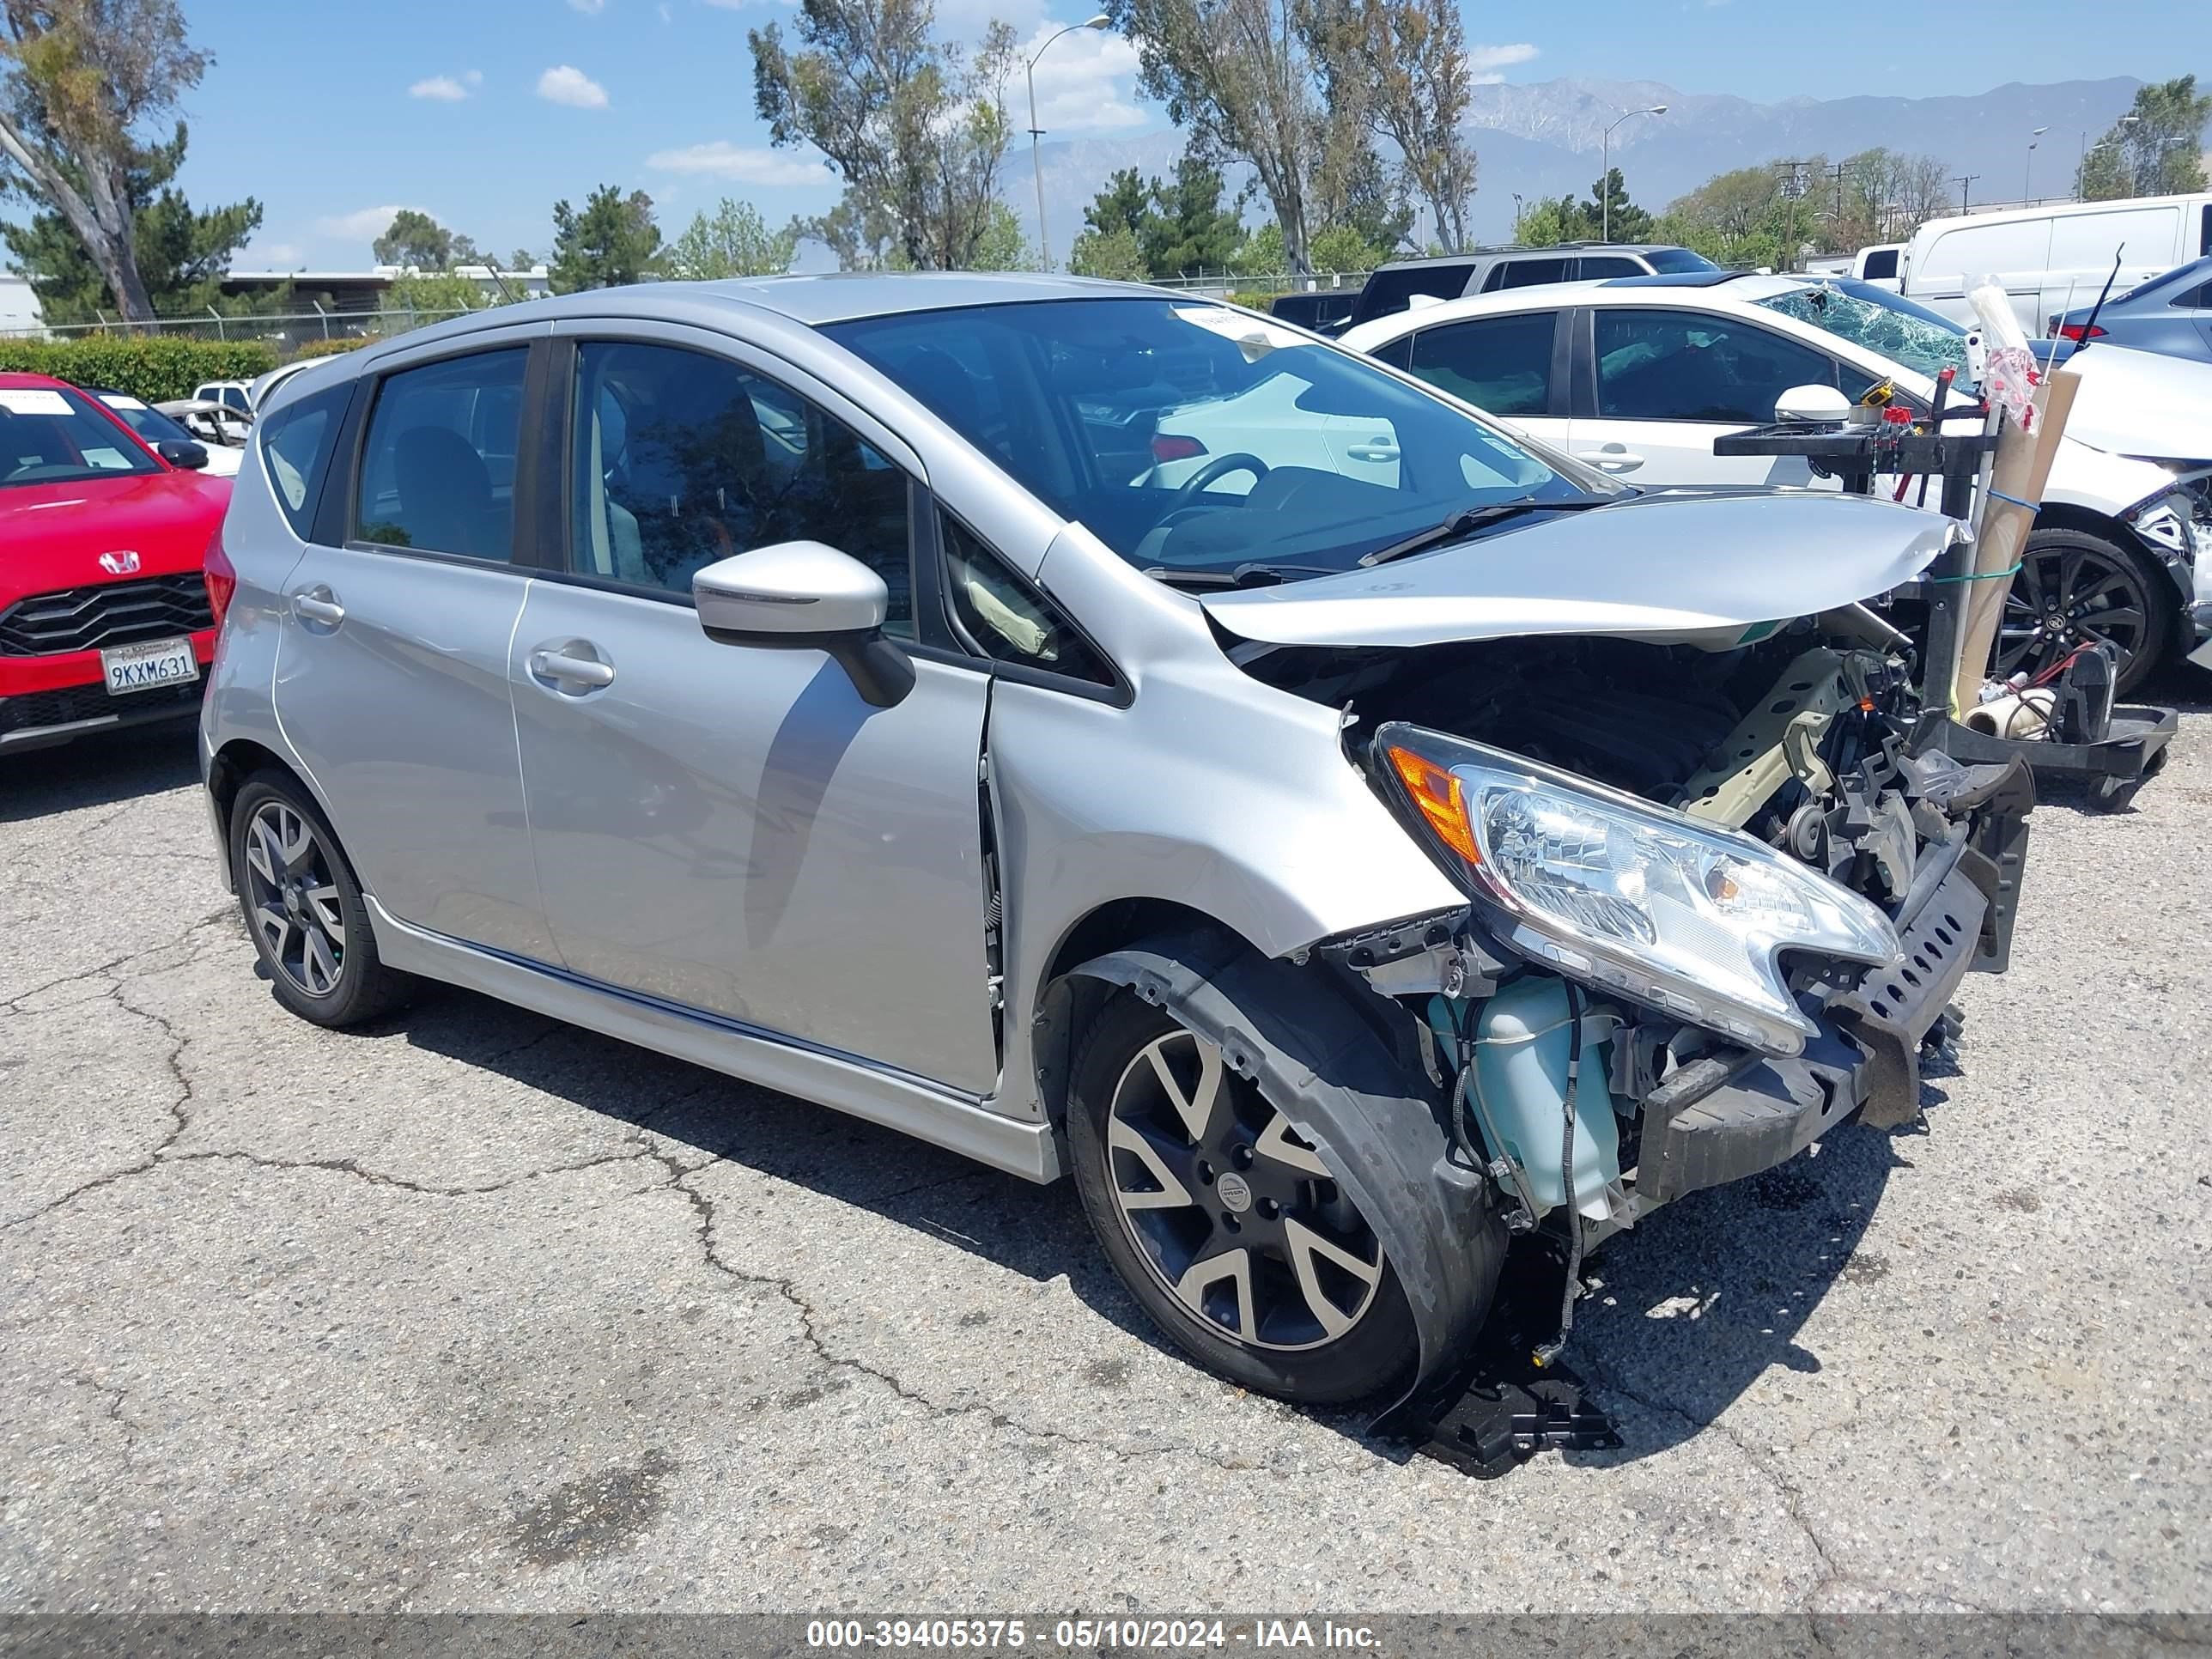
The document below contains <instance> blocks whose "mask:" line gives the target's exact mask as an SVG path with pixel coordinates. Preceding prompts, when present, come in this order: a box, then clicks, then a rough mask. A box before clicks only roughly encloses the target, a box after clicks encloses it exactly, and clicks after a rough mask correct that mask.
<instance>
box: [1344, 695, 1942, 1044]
mask: <svg viewBox="0 0 2212 1659" xmlns="http://www.w3.org/2000/svg"><path fill="white" fill-rule="evenodd" d="M1374 753H1375V754H1376V756H1377V757H1380V758H1381V759H1382V760H1383V768H1382V770H1383V772H1384V773H1385V774H1386V778H1385V784H1384V787H1385V789H1386V791H1388V792H1392V793H1395V796H1396V804H1397V805H1398V806H1399V808H1400V811H1401V813H1402V814H1403V815H1404V816H1405V817H1407V820H1408V821H1409V822H1410V823H1413V824H1415V825H1417V826H1418V827H1419V832H1420V833H1421V835H1422V836H1423V837H1424V839H1425V841H1426V842H1427V843H1428V845H1429V847H1430V849H1431V853H1432V854H1434V855H1435V856H1436V858H1437V861H1438V862H1439V863H1440V864H1442V865H1443V867H1444V869H1445V870H1446V872H1448V873H1449V874H1450V875H1451V876H1452V877H1453V878H1454V879H1455V881H1457V882H1458V883H1459V884H1460V885H1461V886H1462V887H1463V888H1464V889H1465V890H1467V892H1468V896H1470V897H1472V898H1473V899H1474V900H1475V901H1476V902H1477V903H1478V904H1479V905H1480V907H1481V908H1483V910H1484V911H1485V912H1486V920H1487V921H1489V922H1490V924H1491V925H1492V927H1493V928H1494V930H1495V931H1496V932H1497V933H1498V936H1499V938H1501V939H1504V941H1505V942H1506V943H1507V944H1509V945H1512V946H1513V947H1514V948H1515V949H1516V950H1518V951H1522V952H1523V953H1524V954H1526V955H1528V957H1532V958H1534V959H1535V960H1537V961H1541V962H1543V963H1547V964H1549V965H1551V966H1552V967H1553V968H1555V969H1557V970H1558V971H1559V972H1560V973H1561V974H1564V975H1567V976H1568V977H1569V978H1571V979H1577V980H1580V981H1583V982H1584V983H1586V984H1589V985H1591V986H1595V987H1599V988H1601V989H1604V990H1610V991H1618V992H1620V993H1623V994H1626V995H1628V996H1630V997H1632V998H1634V999H1636V1000H1639V1001H1642V1002H1644V1003H1648V1004H1650V1006H1654V1007H1656V1008H1659V1009H1662V1010H1663V1011H1665V1012H1668V1013H1671V1014H1674V1015H1676V1016H1678V1017H1679V1018H1682V1019H1686V1020H1688V1021H1690V1022H1692V1024H1699V1025H1704V1026H1706V1027H1708V1028H1709V1029H1711V1030H1717V1031H1722V1032H1724V1033H1726V1034H1727V1035H1729V1036H1734V1037H1736V1038H1739V1039H1740V1040H1741V1041H1742V1042H1746V1043H1748V1044H1750V1045H1751V1046H1752V1047H1753V1048H1760V1049H1763V1050H1765V1051H1766V1052H1767V1053H1769V1054H1797V1053H1800V1052H1801V1051H1802V1049H1803V1048H1804V1046H1805V1041H1806V1039H1807V1038H1808V1037H1809V1036H1814V1035H1816V1034H1817V1031H1816V1028H1815V1027H1814V1024H1813V1023H1812V1021H1811V1020H1810V1019H1808V1018H1807V1017H1806V1015H1805V1013H1804V1012H1803V1011H1802V1009H1800V1008H1799V1007H1798V1006H1797V1002H1796V998H1794V997H1793V996H1791V995H1790V987H1789V986H1788V983H1787V982H1786V981H1784V977H1783V974H1782V969H1781V967H1780V965H1779V963H1778V961H1777V957H1778V953H1779V952H1781V951H1808V952H1811V953H1813V954H1814V955H1819V956H1826V957H1841V958H1843V959H1844V960H1845V961H1850V962H1863V963H1877V964H1884V965H1887V964H1890V963H1895V962H1896V961H1897V960H1898V959H1899V954H1900V953H1899V949H1898V943H1897V933H1896V930H1895V929H1894V928H1893V927H1891V926H1890V922H1889V918H1888V917H1887V916H1886V915H1883V914H1882V913H1881V910H1880V909H1878V908H1876V907H1875V906H1874V905H1873V904H1870V903H1869V902H1867V901H1866V900H1865V899H1863V898H1861V897H1860V896H1858V895H1857V894H1856V893H1853V892H1850V891H1848V890H1845V889H1844V888H1843V887H1841V886H1839V885H1838V884H1836V883H1835V882H1833V881H1831V880H1830V879H1829V878H1827V877H1826V876H1824V875H1821V874H1820V873H1819V872H1817V871H1814V870H1813V869H1810V868H1808V866H1805V865H1802V864H1800V863H1799V862H1797V860H1795V859H1792V858H1790V857H1789V856H1788V855H1786V854H1782V853H1778V852H1776V851H1775V850H1774V849H1773V848H1771V847H1768V846H1766V845H1765V843H1764V842H1758V841H1754V840H1753V839H1752V838H1751V837H1750V836H1744V835H1739V834H1737V833H1736V832H1735V831H1734V830H1729V829H1715V828H1713V827H1711V826H1709V825H1706V824H1702V823H1698V822H1697V821H1696V820H1695V819H1692V818H1689V817H1684V816H1683V815H1682V814H1681V813H1680V812H1676V811H1670V810H1669V809H1668V808H1666V807H1663V806H1655V805H1652V804H1651V803H1650V802H1649V801H1644V800H1639V799H1637V798H1636V797H1634V796H1632V795H1626V794H1621V793H1617V792H1615V791H1613V790H1610V789H1607V788H1605V787H1602V786H1601V785H1598V784H1594V783H1591V782H1589V781H1587V780H1585V779H1582V778H1577V777H1574V776H1572V775H1570V774H1567V773H1565V772H1559V771H1556V770H1554V769H1552V768H1550V767H1547V766H1542V765H1540V764H1538V763H1535V762H1534V761H1530V760H1526V759H1523V758H1522V757H1520V756H1518V755H1511V754H1508V753H1506V752H1504V750H1497V749H1492V748H1489V747H1487V746H1486V745H1485V744H1478V743H1468V742H1467V741H1465V740H1464V739H1462V738H1453V737H1449V736H1447V735H1445V734H1443V733H1442V732H1431V731H1429V730H1427V729H1425V727H1421V726H1410V725H1407V724H1405V723H1404V722H1401V721H1393V722H1390V723H1389V724H1387V725H1385V726H1383V727H1382V728H1381V729H1380V730H1378V731H1377V732H1376V734H1375V745H1374Z"/></svg>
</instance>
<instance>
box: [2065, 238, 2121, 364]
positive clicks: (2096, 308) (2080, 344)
mask: <svg viewBox="0 0 2212 1659" xmlns="http://www.w3.org/2000/svg"><path fill="white" fill-rule="evenodd" d="M2127 251H2128V245H2127V244H2126V243H2125V242H2123V243H2121V244H2120V245H2119V246H2118V247H2116V248H2114V249H2113V250H2112V271H2111V273H2110V274H2109V275H2107V276H2106V278H2105V287H2104V291H2103V292H2101V293H2100V294H2099V295H2097V303H2096V304H2094V305H2093V306H2091V307H2089V320H2088V321H2087V322H2086V323H2084V324H2082V325H2081V338H2080V339H2078V340H2076V341H2075V343H2074V355H2075V356H2077V357H2078V356H2081V354H2082V353H2083V352H2085V351H2087V349H2089V342H2090V340H2091V339H2092V338H2093V337H2095V335H2096V332H2097V317H2098V313H2100V312H2102V311H2103V310H2104V308H2105V301H2106V300H2108V299H2110V298H2111V297H2112V284H2113V283H2116V282H2118V280H2119V277H2120V256H2121V255H2122V254H2124V253H2125V252H2127Z"/></svg>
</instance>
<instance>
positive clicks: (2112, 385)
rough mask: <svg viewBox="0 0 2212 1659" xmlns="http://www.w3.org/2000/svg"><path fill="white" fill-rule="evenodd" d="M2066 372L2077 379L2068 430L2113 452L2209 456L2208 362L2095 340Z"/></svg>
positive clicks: (2211, 394)
mask: <svg viewBox="0 0 2212 1659" xmlns="http://www.w3.org/2000/svg"><path fill="white" fill-rule="evenodd" d="M2066 372H2067V373H2069V374H2072V375H2074V376H2075V378H2076V379H2078V380H2080V381H2081V385H2080V386H2079V387H2077V388H2076V389H2075V393H2074V408H2073V411H2072V412H2071V413H2070V414H2069V415H2068V416H2067V417H2066V435H2067V436H2068V437H2069V438H2075V439H2078V440H2080V441H2081V442H2082V443H2085V444H2089V445H2091V446H2093V447H2095V448H2098V449H2104V450H2110V451H2111V452H2112V453H2114V454H2116V455H2150V456H2156V457H2159V458H2160V459H2177V460H2197V459H2212V363H2200V362H2191V360H2190V359H2188V358H2186V357H2168V356H2164V355H2162V354H2160V353H2158V352H2153V351H2131V350H2130V349H2128V348H2127V347H2125V346H2116V345H2106V344H2104V343H2101V342H2100V343H2098V344H2096V345H2093V346H2091V347H2090V348H2089V349H2088V350H2087V351H2077V352H2075V354H2074V356H2072V357H2070V358H2069V359H2068V360H2067V363H2066Z"/></svg>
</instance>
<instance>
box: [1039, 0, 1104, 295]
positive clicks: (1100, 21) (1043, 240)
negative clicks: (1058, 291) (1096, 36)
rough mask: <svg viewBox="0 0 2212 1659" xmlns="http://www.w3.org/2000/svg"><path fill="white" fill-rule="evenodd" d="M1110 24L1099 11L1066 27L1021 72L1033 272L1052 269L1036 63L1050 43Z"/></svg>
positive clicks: (1041, 48) (1042, 131)
mask: <svg viewBox="0 0 2212 1659" xmlns="http://www.w3.org/2000/svg"><path fill="white" fill-rule="evenodd" d="M1112 21H1114V20H1113V19H1111V18H1110V17H1109V16H1107V15H1106V14H1105V13H1104V12H1103V11H1102V12H1100V13H1099V14H1098V15H1097V16H1096V17H1086V18H1085V19H1084V20H1083V21H1081V22H1080V23H1070V24H1069V25H1068V26H1067V27H1066V28H1064V29H1061V30H1060V32H1059V33H1056V34H1054V35H1052V36H1051V37H1049V38H1048V40H1046V41H1045V43H1044V45H1043V46H1039V47H1038V48H1037V49H1036V51H1035V52H1031V53H1030V61H1029V63H1028V64H1026V65H1025V66H1024V70H1023V73H1024V75H1025V76H1027V78H1028V80H1029V83H1030V175H1031V176H1032V177H1033V178H1035V179H1036V198H1037V269H1038V270H1051V269H1052V238H1051V236H1050V235H1048V234H1047V233H1046V230H1045V228H1044V163H1043V162H1042V161H1040V160H1039V159H1038V157H1037V140H1039V139H1040V138H1042V137H1044V129H1043V128H1042V127H1040V126H1038V125H1037V119H1036V66H1037V59H1038V58H1042V57H1043V56H1044V55H1045V53H1046V52H1048V50H1049V49H1050V48H1051V46H1052V43H1053V41H1054V40H1059V39H1060V35H1062V34H1073V33H1075V32H1076V30H1078V29H1103V28H1104V27H1106V26H1107V25H1108V24H1109V23H1110V22H1112Z"/></svg>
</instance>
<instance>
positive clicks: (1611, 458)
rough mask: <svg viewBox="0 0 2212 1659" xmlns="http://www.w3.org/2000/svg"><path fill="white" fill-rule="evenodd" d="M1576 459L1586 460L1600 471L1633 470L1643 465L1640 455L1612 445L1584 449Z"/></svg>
mask: <svg viewBox="0 0 2212 1659" xmlns="http://www.w3.org/2000/svg"><path fill="white" fill-rule="evenodd" d="M1578 459H1582V460H1585V461H1588V462H1589V464H1590V465H1592V466H1594V467H1595V468H1596V469H1597V470H1598V471H1601V472H1633V471H1636V469H1637V468H1638V467H1639V466H1641V465H1644V458H1643V457H1642V456H1641V455H1632V454H1630V453H1628V452H1627V451H1626V450H1625V449H1622V448H1620V447H1614V446H1608V447H1606V448H1604V449H1586V450H1584V451H1583V452H1582V454H1581V455H1580V456H1579V457H1578Z"/></svg>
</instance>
